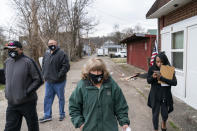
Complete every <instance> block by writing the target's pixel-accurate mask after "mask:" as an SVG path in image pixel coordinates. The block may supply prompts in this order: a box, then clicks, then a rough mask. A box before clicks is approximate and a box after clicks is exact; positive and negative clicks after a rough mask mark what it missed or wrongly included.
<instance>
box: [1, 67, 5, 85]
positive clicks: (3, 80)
mask: <svg viewBox="0 0 197 131" xmlns="http://www.w3.org/2000/svg"><path fill="white" fill-rule="evenodd" d="M0 84H5V74H4V69H0Z"/></svg>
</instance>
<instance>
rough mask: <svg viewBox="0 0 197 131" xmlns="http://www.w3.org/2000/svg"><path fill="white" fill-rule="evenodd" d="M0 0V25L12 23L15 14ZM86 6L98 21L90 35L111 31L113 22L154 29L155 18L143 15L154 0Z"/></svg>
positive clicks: (99, 0) (109, 0) (101, 0)
mask: <svg viewBox="0 0 197 131" xmlns="http://www.w3.org/2000/svg"><path fill="white" fill-rule="evenodd" d="M8 1H9V0H0V26H1V27H4V28H6V27H10V26H11V25H12V26H13V25H14V22H15V21H16V18H17V16H16V15H15V10H14V9H12V8H11V6H10V5H9V3H8ZM94 1H95V2H94V3H93V4H91V5H90V7H89V8H88V12H89V15H90V16H91V17H94V18H95V19H96V20H97V21H99V25H98V26H97V27H96V29H95V31H94V33H93V34H92V35H91V36H97V35H99V36H103V35H107V34H109V33H111V32H113V27H114V25H115V24H118V25H119V28H120V30H122V29H124V28H128V27H134V26H135V25H137V24H140V25H141V26H142V27H144V28H145V29H156V28H157V20H156V19H153V20H147V19H146V18H145V15H146V13H147V11H148V10H149V9H150V7H151V6H152V4H153V3H154V2H155V0H94Z"/></svg>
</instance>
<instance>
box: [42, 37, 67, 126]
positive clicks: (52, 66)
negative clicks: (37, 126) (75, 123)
mask: <svg viewBox="0 0 197 131" xmlns="http://www.w3.org/2000/svg"><path fill="white" fill-rule="evenodd" d="M48 48H49V50H47V51H46V53H45V55H44V57H43V60H42V73H43V76H44V79H45V81H46V83H45V85H46V88H45V98H44V116H43V118H41V119H39V121H40V123H43V122H47V121H51V120H52V104H53V100H54V97H55V95H57V96H58V99H59V112H60V117H59V121H62V120H64V118H65V111H64V105H65V97H64V88H65V84H66V74H67V72H68V71H69V70H70V64H69V60H68V56H67V55H66V54H65V53H64V51H63V50H61V49H60V48H59V46H58V43H57V42H56V41H55V40H49V42H48Z"/></svg>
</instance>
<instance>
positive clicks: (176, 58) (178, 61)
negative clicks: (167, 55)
mask: <svg viewBox="0 0 197 131" xmlns="http://www.w3.org/2000/svg"><path fill="white" fill-rule="evenodd" d="M183 53H184V32H183V31H180V32H176V33H173V34H172V65H173V66H174V67H175V68H177V69H179V70H183Z"/></svg>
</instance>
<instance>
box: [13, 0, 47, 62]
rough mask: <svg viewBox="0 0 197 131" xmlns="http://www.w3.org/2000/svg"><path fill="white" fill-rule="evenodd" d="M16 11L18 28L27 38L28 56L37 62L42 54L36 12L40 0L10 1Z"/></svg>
mask: <svg viewBox="0 0 197 131" xmlns="http://www.w3.org/2000/svg"><path fill="white" fill-rule="evenodd" d="M12 1H13V2H14V4H15V6H16V8H17V9H18V13H19V16H20V21H19V23H18V26H19V27H20V29H21V32H23V35H24V36H26V37H27V39H26V40H27V43H28V44H27V45H26V46H28V49H29V55H30V56H31V57H32V58H34V59H35V61H36V62H38V58H39V56H41V55H42V53H43V50H44V49H43V48H44V45H43V42H42V41H41V39H40V37H39V25H38V10H39V8H40V5H41V2H42V0H12Z"/></svg>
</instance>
